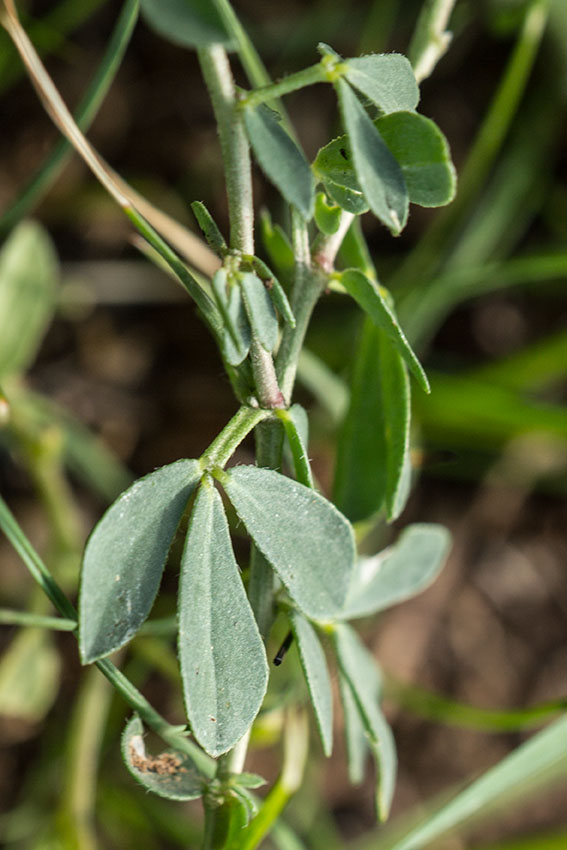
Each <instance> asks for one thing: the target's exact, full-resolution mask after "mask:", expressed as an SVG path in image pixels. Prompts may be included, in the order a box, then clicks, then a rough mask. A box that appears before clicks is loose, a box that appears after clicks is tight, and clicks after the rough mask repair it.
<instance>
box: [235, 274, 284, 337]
mask: <svg viewBox="0 0 567 850" xmlns="http://www.w3.org/2000/svg"><path fill="white" fill-rule="evenodd" d="M239 284H240V287H241V289H242V298H243V300H244V307H245V310H246V315H247V316H248V321H249V322H250V328H251V330H252V333H253V334H254V335H255V336H256V338H257V339H258V341H259V342H260V344H261V345H262V346H263V347H264V348H265V349H266V351H273V350H274V348H275V347H276V343H277V341H278V319H277V316H276V311H275V310H274V306H273V304H272V299H271V298H270V296H269V294H268V291H267V289H266V288H265V286H264V284H263V283H262V281H261V280H260V278H259V277H258V276H257V275H255V274H253V273H251V272H246V273H244V274H242V275H241V276H240V278H239Z"/></svg>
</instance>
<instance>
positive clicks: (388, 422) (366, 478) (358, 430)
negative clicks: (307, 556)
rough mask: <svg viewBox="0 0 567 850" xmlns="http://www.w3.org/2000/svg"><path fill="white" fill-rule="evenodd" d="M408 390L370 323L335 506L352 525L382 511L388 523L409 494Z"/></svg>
mask: <svg viewBox="0 0 567 850" xmlns="http://www.w3.org/2000/svg"><path fill="white" fill-rule="evenodd" d="M410 415H411V410H410V387H409V380H408V376H407V371H406V368H405V365H404V363H403V361H402V358H401V356H400V354H399V353H398V352H397V351H396V349H395V348H394V347H393V346H392V343H391V341H390V339H389V337H388V336H387V335H386V332H385V331H383V330H382V329H381V328H378V327H375V326H374V325H373V324H372V323H371V321H370V319H366V320H365V323H364V328H363V334H362V339H361V342H360V346H359V349H358V352H357V355H356V360H355V368H354V374H353V377H352V386H351V395H350V404H349V408H348V411H347V414H346V417H345V419H344V422H343V426H342V429H341V432H340V435H339V439H338V446H337V461H336V469H335V481H334V488H333V493H334V501H335V502H336V504H337V507H338V508H339V509H340V510H342V511H343V512H344V514H345V515H346V516H347V517H348V518H349V519H350V520H351V522H358V521H360V520H363V519H367V518H368V517H369V516H371V515H372V514H373V513H375V512H376V511H378V510H379V509H380V508H381V507H382V506H384V508H385V510H386V514H387V517H388V519H389V520H393V519H395V518H396V517H397V516H399V514H400V513H401V511H402V510H403V508H404V506H405V502H406V499H407V496H408V492H409V478H410V456H409V429H410Z"/></svg>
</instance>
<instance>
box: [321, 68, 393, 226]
mask: <svg viewBox="0 0 567 850" xmlns="http://www.w3.org/2000/svg"><path fill="white" fill-rule="evenodd" d="M335 86H336V90H337V95H338V98H339V106H340V110H341V115H342V120H343V125H344V128H345V130H346V132H347V135H348V137H349V139H350V143H351V150H352V157H353V161H354V171H355V174H356V177H357V180H358V183H359V184H360V186H362V187H363V189H364V196H365V198H366V200H367V201H368V204H369V206H370V209H371V210H372V212H373V213H374V215H376V216H377V217H378V218H379V219H380V221H382V222H383V223H384V224H385V225H386V227H388V228H389V229H390V230H391V232H392V233H393V234H394V236H397V235H398V234H399V233H401V231H402V230H403V228H404V227H405V224H406V221H407V218H408V208H409V198H408V192H407V189H406V185H405V181H404V177H403V174H402V171H401V168H400V166H399V165H398V163H397V162H396V160H395V159H394V157H393V156H392V154H391V153H390V151H389V150H388V148H387V146H386V144H385V142H384V141H383V140H382V137H381V136H380V134H379V133H378V131H377V129H376V127H375V126H374V124H373V123H372V121H371V120H370V118H369V117H368V115H367V114H366V112H365V110H364V108H363V107H362V105H361V104H360V102H359V100H358V98H357V96H356V95H355V94H354V92H353V91H352V89H351V88H350V86H349V85H348V83H346V82H345V81H344V80H338V81H337V82H336V83H335Z"/></svg>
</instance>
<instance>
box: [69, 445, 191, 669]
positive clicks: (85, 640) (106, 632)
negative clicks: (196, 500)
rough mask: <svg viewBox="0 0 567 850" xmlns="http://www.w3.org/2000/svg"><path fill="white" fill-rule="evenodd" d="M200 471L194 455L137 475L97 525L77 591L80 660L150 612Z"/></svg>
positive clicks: (118, 641) (125, 634)
mask: <svg viewBox="0 0 567 850" xmlns="http://www.w3.org/2000/svg"><path fill="white" fill-rule="evenodd" d="M200 476H201V468H200V466H199V463H198V461H196V460H178V461H177V462H176V463H171V464H169V465H168V466H163V467H162V468H161V469H158V470H156V471H155V472H152V473H150V475H146V477H145V478H141V479H140V480H139V481H136V482H135V483H134V484H133V485H132V486H131V487H130V488H129V489H128V490H126V492H125V493H123V494H122V495H121V496H120V497H119V498H118V499H117V500H116V502H114V504H113V505H111V506H110V508H109V509H108V510H107V511H106V513H105V514H104V516H103V517H102V519H101V520H100V522H99V523H98V525H97V526H96V527H95V529H94V531H93V533H92V534H91V536H90V537H89V539H88V541H87V546H86V549H85V553H84V556H83V566H82V572H81V586H80V592H79V647H80V652H81V659H82V661H83V663H84V664H88V663H90V662H91V661H95V660H96V659H97V658H102V657H104V656H105V655H109V654H110V653H111V652H114V651H116V650H117V649H119V648H120V647H121V646H123V645H124V644H125V643H126V642H127V641H128V640H130V638H131V637H133V636H134V635H135V634H136V632H137V631H138V629H139V628H140V626H141V625H142V623H143V622H144V620H145V619H146V617H147V616H148V614H149V613H150V609H151V607H152V605H153V602H154V599H155V597H156V594H157V591H158V588H159V584H160V581H161V575H162V572H163V568H164V565H165V561H166V558H167V553H168V551H169V547H170V545H171V541H172V538H173V536H174V534H175V532H176V529H177V526H178V525H179V521H180V519H181V516H182V514H183V511H184V510H185V507H186V505H187V502H188V500H189V497H190V495H191V493H192V492H193V490H194V489H195V486H196V485H197V482H198V481H199V478H200Z"/></svg>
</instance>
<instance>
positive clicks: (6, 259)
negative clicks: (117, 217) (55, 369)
mask: <svg viewBox="0 0 567 850" xmlns="http://www.w3.org/2000/svg"><path fill="white" fill-rule="evenodd" d="M58 278H59V269H58V264H57V257H56V256H55V250H54V248H53V245H52V242H51V239H50V238H49V236H48V235H47V233H46V231H45V230H43V228H42V227H40V226H39V224H36V223H35V222H32V221H24V222H22V223H21V224H20V225H18V227H16V228H15V229H14V230H13V231H12V233H11V234H10V236H9V238H8V239H7V240H6V242H5V243H4V245H3V246H2V251H1V252H0V378H4V377H5V376H6V375H12V374H20V373H23V372H25V371H26V369H27V368H28V366H29V365H30V364H31V362H32V361H33V359H34V358H35V355H36V353H37V350H38V348H39V346H40V343H41V341H42V339H43V336H44V334H45V331H46V330H47V326H48V325H49V323H50V321H51V318H52V316H53V312H54V310H55V299H56V291H57V284H58Z"/></svg>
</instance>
